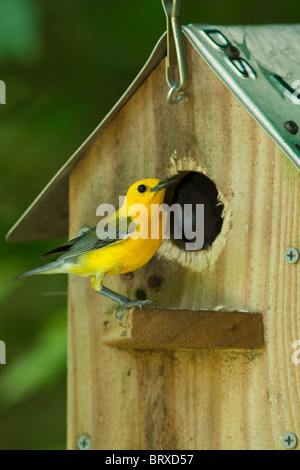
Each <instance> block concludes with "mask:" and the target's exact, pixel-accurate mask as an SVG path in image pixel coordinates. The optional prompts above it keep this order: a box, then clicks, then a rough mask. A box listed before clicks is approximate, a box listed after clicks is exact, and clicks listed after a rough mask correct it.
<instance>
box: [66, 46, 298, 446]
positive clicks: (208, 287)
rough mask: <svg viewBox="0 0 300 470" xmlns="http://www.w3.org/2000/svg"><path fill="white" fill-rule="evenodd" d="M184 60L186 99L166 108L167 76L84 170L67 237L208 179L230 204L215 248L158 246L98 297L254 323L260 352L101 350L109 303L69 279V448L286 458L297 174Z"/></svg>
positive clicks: (151, 85) (147, 90)
mask: <svg viewBox="0 0 300 470" xmlns="http://www.w3.org/2000/svg"><path fill="white" fill-rule="evenodd" d="M186 46H187V60H188V70H189V93H190V95H189V97H188V98H184V99H183V100H181V101H180V103H178V104H177V105H175V106H169V105H167V104H166V93H167V90H168V87H167V85H166V83H165V63H164V62H162V63H161V64H160V65H159V66H158V67H157V68H156V69H155V70H154V71H153V73H152V74H151V76H150V77H149V78H148V79H147V80H146V81H145V82H144V83H143V85H142V86H141V87H140V88H139V90H137V92H136V93H135V95H134V96H133V97H132V98H131V100H130V101H129V102H128V103H127V104H126V106H125V107H124V108H123V109H122V110H121V111H120V113H119V114H118V115H117V116H116V117H115V119H114V120H113V122H112V123H111V124H110V126H108V127H107V128H106V130H105V131H104V133H103V134H102V137H101V139H100V140H99V141H97V142H96V143H95V144H94V145H93V147H92V148H91V149H90V151H89V152H87V154H86V155H85V157H84V158H83V159H82V160H81V161H80V162H79V163H78V165H77V167H76V168H75V170H74V172H73V174H72V176H71V179H70V195H69V200H70V236H74V235H76V233H77V231H78V229H79V228H80V227H82V226H85V225H87V226H95V225H96V223H97V222H98V219H97V218H96V216H95V213H96V207H97V206H98V205H99V204H100V203H103V202H108V203H112V204H116V203H117V201H118V196H119V194H121V195H122V194H125V192H126V190H127V188H128V186H129V185H130V184H131V183H132V182H134V181H136V180H138V179H141V178H144V177H152V176H156V177H161V178H164V177H167V176H171V175H174V174H176V173H180V172H181V171H200V172H204V173H205V174H206V175H207V176H208V177H209V178H210V179H211V180H213V181H214V182H215V184H216V186H217V189H218V191H219V195H220V198H221V199H222V201H223V202H224V204H225V210H224V218H223V227H222V231H221V233H220V234H219V235H218V237H217V238H216V240H215V241H214V243H213V245H212V246H211V247H210V248H209V249H207V250H202V251H200V252H186V251H184V250H182V249H180V248H178V247H176V246H175V245H174V244H173V243H172V242H171V241H165V242H164V243H163V245H162V247H161V248H160V250H159V252H158V253H157V255H156V256H155V257H154V258H153V259H152V260H151V261H150V262H149V263H148V265H147V266H145V267H144V268H143V269H140V270H139V271H137V272H135V273H133V276H132V277H125V276H111V277H107V278H105V279H104V285H106V286H107V287H109V288H111V289H113V290H115V291H117V292H119V293H120V294H123V295H126V296H127V297H130V298H133V299H134V298H136V293H137V290H140V289H143V290H144V292H145V295H146V297H147V298H149V299H152V300H153V301H154V302H155V305H157V306H159V308H162V309H165V308H175V309H176V308H185V309H188V310H192V309H197V310H198V309H201V310H205V309H206V310H208V311H214V310H215V309H216V308H219V310H222V311H225V310H233V311H240V310H244V311H249V312H261V313H262V316H263V325H264V338H265V346H264V348H263V349H260V350H257V349H254V350H244V351H243V350H228V349H206V348H199V349H196V350H195V349H190V350H183V349H182V348H179V349H176V348H174V349H168V348H165V349H155V348H153V349H146V350H141V349H132V348H128V349H126V348H119V347H108V346H107V345H105V344H104V343H103V341H102V340H103V339H104V337H105V335H107V334H108V330H109V328H110V325H113V323H115V324H116V323H117V322H116V319H115V318H114V316H113V309H114V305H113V303H112V302H110V301H109V300H107V299H105V298H103V297H102V296H100V295H98V294H96V293H94V292H92V291H91V285H90V281H89V280H84V279H80V278H78V277H77V276H70V285H69V322H70V328H69V363H68V374H69V386H68V446H69V448H75V447H76V440H77V438H78V436H79V435H81V434H83V433H85V432H86V433H88V434H90V435H91V437H92V440H93V448H100V449H187V450H188V449H282V442H281V439H282V436H283V435H284V434H285V433H286V432H287V431H292V432H294V433H295V434H296V435H298V437H299V436H300V427H299V423H300V405H299V403H300V388H299V384H300V367H299V366H296V365H295V364H294V363H293V362H292V354H293V352H294V350H293V348H292V343H293V341H295V340H297V339H299V338H300V322H299V311H300V296H299V291H300V262H298V263H296V264H294V265H291V264H288V263H287V262H286V261H285V259H284V252H285V250H286V248H287V247H288V246H295V247H296V248H298V249H299V248H300V208H299V201H300V178H299V172H298V171H296V169H295V167H294V166H293V165H292V164H291V163H290V162H289V160H288V159H287V157H285V156H284V155H283V153H282V152H281V151H280V150H279V149H278V147H277V146H276V144H275V143H274V142H273V141H272V140H271V139H270V137H269V136H268V135H267V134H266V133H265V131H264V130H263V129H262V128H261V127H260V126H259V125H258V124H257V123H256V122H255V120H254V119H253V118H252V117H251V116H250V115H249V113H248V112H247V111H246V110H245V109H244V108H243V106H242V105H241V104H240V103H239V102H238V101H237V100H236V99H235V98H234V97H233V95H232V94H231V93H230V92H229V91H228V90H227V89H226V87H225V86H224V85H223V84H222V83H221V81H220V80H219V79H218V78H217V77H216V75H215V74H214V73H213V72H212V71H211V70H210V68H209V67H208V66H207V64H205V62H204V61H203V60H202V59H201V57H200V56H199V54H198V53H197V52H196V51H195V50H194V49H193V48H192V46H191V45H190V44H189V43H187V44H186ZM153 275H156V276H159V277H160V279H161V282H160V286H158V287H151V283H149V279H150V276H153ZM107 321H109V323H107Z"/></svg>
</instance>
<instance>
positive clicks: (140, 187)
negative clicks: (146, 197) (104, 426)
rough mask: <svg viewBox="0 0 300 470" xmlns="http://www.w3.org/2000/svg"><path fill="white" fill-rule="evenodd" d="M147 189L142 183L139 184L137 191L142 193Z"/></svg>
mask: <svg viewBox="0 0 300 470" xmlns="http://www.w3.org/2000/svg"><path fill="white" fill-rule="evenodd" d="M146 189H147V186H145V185H144V184H140V185H139V187H138V192H139V193H144V192H145V191H146Z"/></svg>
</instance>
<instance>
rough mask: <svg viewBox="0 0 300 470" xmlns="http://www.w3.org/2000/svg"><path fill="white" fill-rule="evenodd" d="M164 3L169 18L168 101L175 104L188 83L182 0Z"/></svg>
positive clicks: (164, 0) (167, 0) (163, 0)
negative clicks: (181, 15)
mask: <svg viewBox="0 0 300 470" xmlns="http://www.w3.org/2000/svg"><path fill="white" fill-rule="evenodd" d="M162 4H163V8H164V10H165V14H166V18H167V61H166V79H167V83H168V85H169V87H170V90H169V92H168V95H167V102H168V103H169V104H175V103H178V101H180V100H181V98H182V97H183V96H184V95H185V92H184V90H185V88H186V85H187V67H186V59H185V50H184V44H183V35H182V29H181V24H180V8H181V0H162ZM177 76H178V78H177ZM174 92H176V93H177V94H178V96H177V97H176V98H175V99H173V98H172V95H173V94H174Z"/></svg>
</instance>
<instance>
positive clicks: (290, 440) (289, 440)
mask: <svg viewBox="0 0 300 470" xmlns="http://www.w3.org/2000/svg"><path fill="white" fill-rule="evenodd" d="M297 442H298V441H297V436H296V434H294V433H293V432H287V433H286V434H285V435H284V436H283V438H282V444H283V447H284V448H285V449H294V448H295V447H296V445H297Z"/></svg>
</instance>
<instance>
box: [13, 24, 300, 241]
mask: <svg viewBox="0 0 300 470" xmlns="http://www.w3.org/2000/svg"><path fill="white" fill-rule="evenodd" d="M183 30H184V33H185V35H186V37H187V38H188V39H189V41H190V42H191V43H192V44H193V46H194V47H195V49H196V50H197V51H198V52H199V54H200V55H201V56H202V57H203V58H204V60H205V61H206V62H207V63H208V64H209V65H210V66H211V67H212V69H213V70H214V71H215V72H216V74H217V75H218V76H219V78H220V79H221V80H222V81H223V82H224V83H225V85H226V86H227V87H228V88H229V89H230V90H231V91H232V93H233V94H234V95H235V96H236V98H237V99H238V100H239V101H240V102H241V103H242V104H243V105H244V106H245V107H246V108H247V110H248V111H249V112H250V113H251V115H252V116H253V117H254V118H255V119H256V120H257V121H258V122H259V123H260V124H261V125H262V126H263V128H264V129H265V130H266V132H267V133H268V134H269V135H270V136H271V137H272V138H273V139H274V140H275V142H276V143H277V144H278V145H279V146H280V147H281V148H282V150H283V151H284V152H285V153H286V155H287V156H288V157H289V158H290V160H291V161H292V162H293V163H294V164H295V165H296V167H297V168H298V169H300V131H299V132H298V133H291V131H292V132H295V131H296V130H297V126H296V127H295V126H291V125H289V124H285V123H287V122H290V121H293V122H295V123H296V124H298V126H299V127H300V108H299V105H300V25H298V24H297V25H266V26H211V25H206V24H199V25H198V24H190V25H188V26H185V27H184V28H183ZM165 55H166V36H165V35H163V36H162V38H161V39H160V40H159V42H158V43H157V45H156V47H155V49H154V51H153V53H152V55H151V56H150V58H149V60H148V61H147V63H146V64H145V66H144V67H143V69H142V70H141V72H140V74H139V75H138V76H137V78H136V79H135V80H134V82H133V83H132V84H131V86H130V87H129V88H128V89H127V91H126V92H125V93H124V95H123V96H122V97H121V99H120V100H119V101H118V102H117V103H116V105H115V106H114V107H113V108H112V110H111V111H110V113H109V114H108V115H107V116H106V117H105V118H104V120H103V121H102V122H101V123H100V125H99V126H98V127H97V128H96V129H95V131H94V132H93V133H92V134H91V135H90V136H89V137H88V138H87V140H86V141H85V142H84V143H83V144H82V145H81V147H80V148H79V149H78V150H77V151H76V152H75V153H74V154H73V156H72V157H71V158H70V159H69V160H68V161H67V163H66V164H65V165H64V166H63V167H62V168H61V170H60V171H59V172H58V173H57V174H56V175H55V176H54V178H53V179H52V180H51V181H50V182H49V184H48V185H47V186H46V187H45V189H44V190H43V191H42V192H41V194H40V195H39V196H38V197H37V198H36V200H35V201H34V202H33V203H32V204H31V206H30V207H29V208H28V209H27V211H26V212H25V213H24V215H23V216H22V217H21V218H20V219H19V220H18V222H17V223H16V224H15V225H14V226H13V227H12V229H11V230H10V231H9V233H8V234H7V240H8V241H12V242H15V241H27V240H37V239H41V238H55V237H60V236H67V232H68V186H69V184H68V180H69V175H70V173H71V172H72V170H73V169H74V167H75V165H76V164H77V162H78V161H79V160H80V158H81V157H82V156H83V155H84V153H85V151H86V150H87V149H88V148H89V147H90V146H91V145H92V144H93V143H94V142H95V140H96V139H97V138H98V137H99V136H100V135H101V133H102V132H103V130H104V129H105V127H106V126H107V125H108V124H109V123H110V122H111V121H112V119H113V118H114V117H115V116H116V114H117V113H118V112H119V111H120V109H121V108H122V107H123V106H124V105H125V103H126V102H127V101H128V100H129V99H130V97H131V96H132V95H133V94H134V92H135V91H136V90H137V89H138V88H139V86H140V85H141V84H142V83H143V81H144V80H145V79H146V77H147V76H148V75H149V74H150V73H151V71H152V70H153V69H154V68H155V67H156V65H157V64H158V63H159V62H160V61H161V60H162V58H163V57H164V56H165ZM297 81H298V83H297ZM298 89H299V98H298V95H297V90H298ZM288 129H289V130H288ZM297 146H298V147H297Z"/></svg>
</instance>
